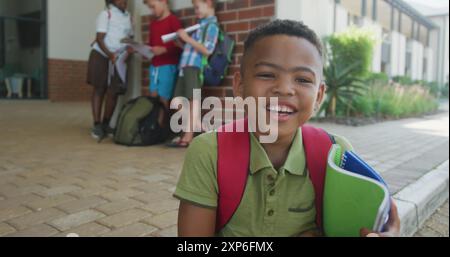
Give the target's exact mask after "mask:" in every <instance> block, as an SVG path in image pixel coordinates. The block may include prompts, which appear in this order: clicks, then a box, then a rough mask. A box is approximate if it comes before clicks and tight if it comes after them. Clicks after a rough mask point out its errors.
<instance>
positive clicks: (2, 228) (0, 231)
mask: <svg viewBox="0 0 450 257" xmlns="http://www.w3.org/2000/svg"><path fill="white" fill-rule="evenodd" d="M15 231H16V230H15V229H14V228H13V227H11V226H10V225H8V224H6V223H4V222H1V223H0V236H5V235H8V234H11V233H13V232H15Z"/></svg>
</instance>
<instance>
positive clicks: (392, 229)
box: [360, 199, 400, 237]
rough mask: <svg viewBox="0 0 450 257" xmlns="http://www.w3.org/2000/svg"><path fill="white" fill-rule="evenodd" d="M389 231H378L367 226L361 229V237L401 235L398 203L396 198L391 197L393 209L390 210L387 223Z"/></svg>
mask: <svg viewBox="0 0 450 257" xmlns="http://www.w3.org/2000/svg"><path fill="white" fill-rule="evenodd" d="M386 226H387V231H386V232H382V233H376V232H374V231H371V230H369V229H367V228H362V229H361V231H360V235H361V237H398V236H400V218H399V216H398V210H397V205H396V204H395V202H394V199H391V211H390V212H389V220H388V222H387V224H386Z"/></svg>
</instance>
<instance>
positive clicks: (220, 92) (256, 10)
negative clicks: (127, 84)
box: [142, 0, 275, 97]
mask: <svg viewBox="0 0 450 257" xmlns="http://www.w3.org/2000/svg"><path fill="white" fill-rule="evenodd" d="M175 15H177V16H178V17H179V18H180V19H181V21H182V23H183V26H184V27H187V26H190V25H193V24H195V20H196V19H195V15H194V10H193V8H185V9H181V10H177V11H176V12H175ZM216 15H217V17H218V19H219V22H220V24H221V26H222V28H223V29H224V30H225V31H226V32H227V33H228V34H229V35H230V36H231V37H232V38H234V40H235V41H236V48H235V51H234V53H233V63H232V65H231V66H230V69H229V71H228V76H227V78H226V79H225V80H224V82H223V83H222V85H221V86H220V87H217V88H210V87H206V88H204V90H203V93H202V95H203V96H217V97H224V96H231V95H232V92H231V79H232V75H233V74H234V72H235V71H237V70H238V69H239V63H240V59H241V57H242V53H243V50H244V41H245V39H246V37H247V35H248V32H249V30H251V29H253V28H255V27H257V26H258V25H260V24H262V23H265V22H268V21H270V19H271V18H272V17H273V16H274V15H275V0H230V1H226V2H220V3H218V5H217V9H216ZM149 22H151V17H148V16H143V17H142V38H143V40H144V42H147V41H148V35H149V34H148V33H149V31H148V27H149ZM149 65H150V63H149V62H144V63H143V79H142V92H143V94H148V83H149V78H148V67H149Z"/></svg>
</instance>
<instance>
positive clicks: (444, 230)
mask: <svg viewBox="0 0 450 257" xmlns="http://www.w3.org/2000/svg"><path fill="white" fill-rule="evenodd" d="M448 211H449V205H448V200H447V202H446V203H445V204H444V205H442V206H441V208H439V209H438V210H437V211H436V212H435V213H434V214H433V215H432V216H431V217H430V218H429V219H428V220H427V221H426V222H425V224H424V225H423V226H422V228H421V229H420V230H419V231H418V232H417V233H416V234H415V235H414V236H416V237H448V236H449V233H448V230H449V229H448Z"/></svg>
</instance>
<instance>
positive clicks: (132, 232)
mask: <svg viewBox="0 0 450 257" xmlns="http://www.w3.org/2000/svg"><path fill="white" fill-rule="evenodd" d="M155 231H157V228H155V227H153V226H151V225H147V224H144V223H134V224H131V225H128V226H125V227H122V228H119V229H116V230H113V231H111V232H109V233H106V234H104V235H103V236H104V237H142V236H147V235H150V234H151V233H153V232H155Z"/></svg>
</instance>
